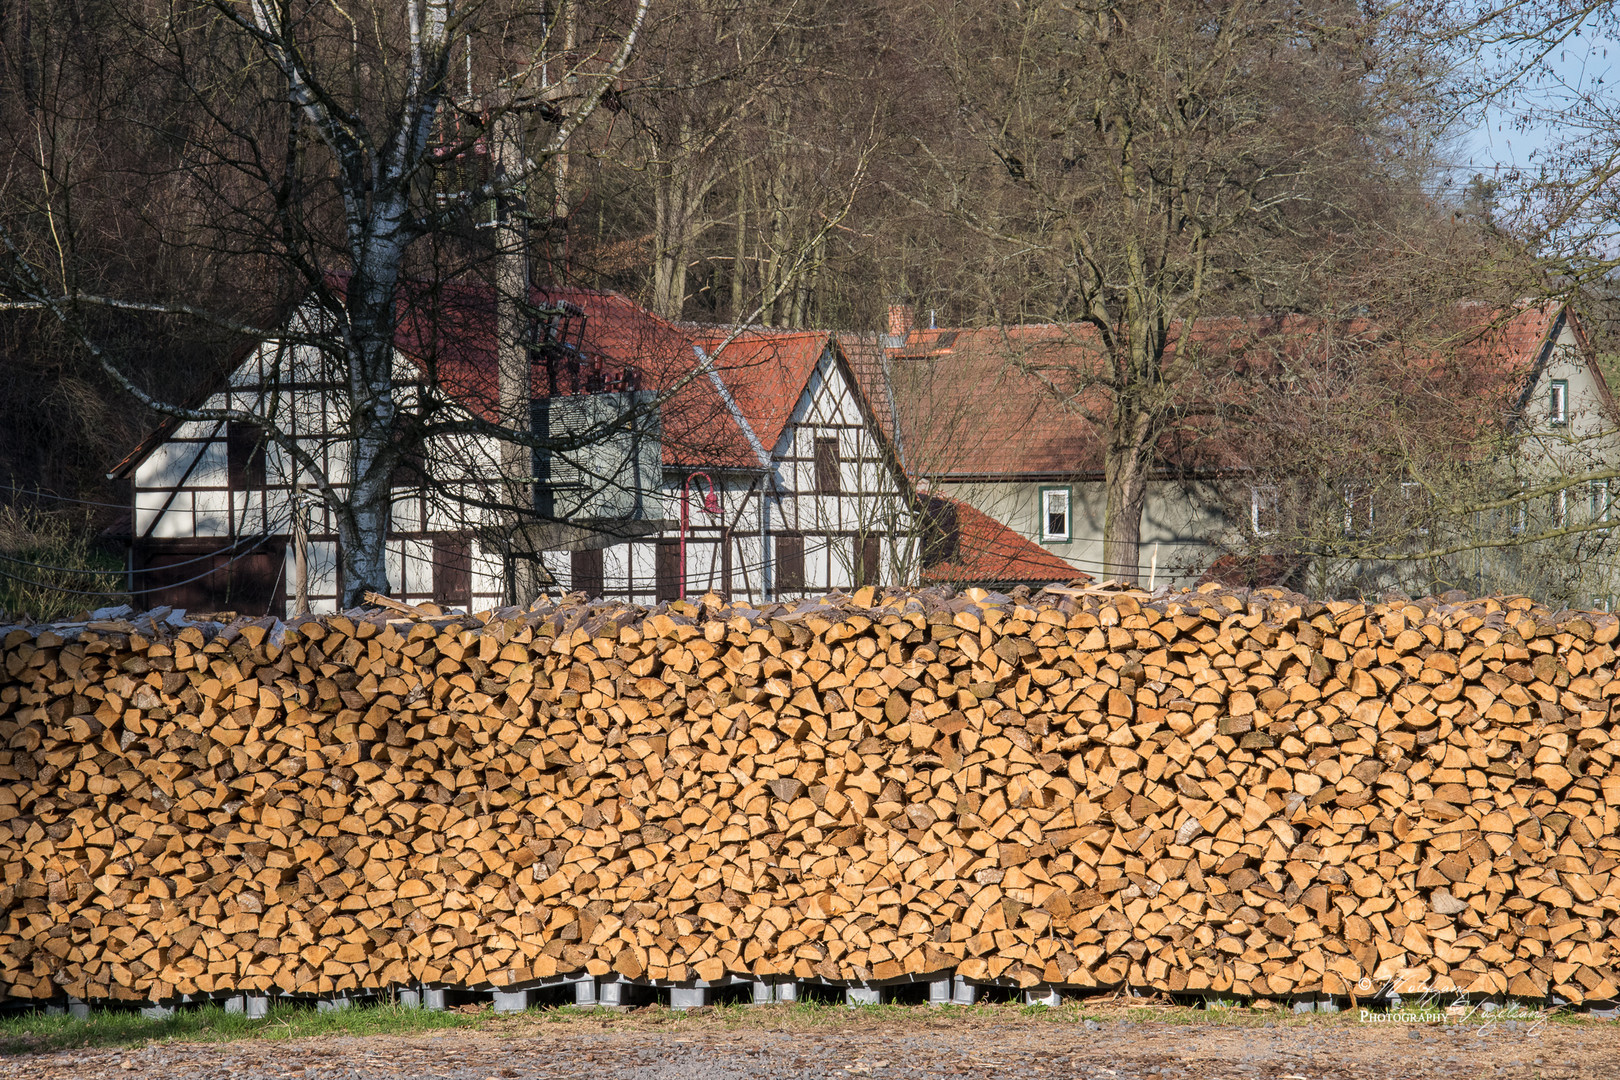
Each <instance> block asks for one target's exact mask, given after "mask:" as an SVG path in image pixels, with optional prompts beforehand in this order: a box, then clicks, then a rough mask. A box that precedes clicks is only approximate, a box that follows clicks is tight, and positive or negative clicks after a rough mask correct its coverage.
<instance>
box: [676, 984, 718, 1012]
mask: <svg viewBox="0 0 1620 1080" xmlns="http://www.w3.org/2000/svg"><path fill="white" fill-rule="evenodd" d="M708 1003H709V991H708V988H707V987H703V986H672V987H670V988H669V1007H670V1008H672V1009H699V1008H702V1007H703V1006H705V1005H707V1004H708Z"/></svg>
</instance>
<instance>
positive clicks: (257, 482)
mask: <svg viewBox="0 0 1620 1080" xmlns="http://www.w3.org/2000/svg"><path fill="white" fill-rule="evenodd" d="M225 470H226V474H227V476H228V477H229V481H228V482H229V483H230V485H231V490H232V491H252V490H254V489H256V488H262V487H264V440H263V438H262V437H261V434H260V432H259V429H258V428H256V427H254V426H253V425H252V424H239V423H237V422H236V421H235V420H230V421H227V422H226V424H225Z"/></svg>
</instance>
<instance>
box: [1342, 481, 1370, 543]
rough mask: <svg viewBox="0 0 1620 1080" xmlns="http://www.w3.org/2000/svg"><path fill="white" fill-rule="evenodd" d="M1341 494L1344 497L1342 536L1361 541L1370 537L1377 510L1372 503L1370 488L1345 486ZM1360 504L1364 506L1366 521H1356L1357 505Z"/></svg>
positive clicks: (1357, 485) (1358, 485)
mask: <svg viewBox="0 0 1620 1080" xmlns="http://www.w3.org/2000/svg"><path fill="white" fill-rule="evenodd" d="M1342 494H1343V496H1344V535H1345V536H1348V537H1355V538H1362V539H1365V538H1366V537H1369V536H1371V535H1372V534H1373V526H1374V524H1375V523H1376V522H1377V510H1376V508H1375V506H1374V503H1373V490H1372V488H1371V487H1368V486H1365V485H1360V484H1346V485H1345V486H1344V490H1343V493H1342ZM1362 503H1365V505H1366V511H1367V516H1366V520H1365V521H1357V520H1356V517H1357V514H1358V513H1359V511H1358V504H1362Z"/></svg>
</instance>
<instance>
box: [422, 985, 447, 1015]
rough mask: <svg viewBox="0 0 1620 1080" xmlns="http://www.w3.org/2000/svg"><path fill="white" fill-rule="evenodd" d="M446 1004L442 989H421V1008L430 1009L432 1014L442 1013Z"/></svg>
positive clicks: (437, 987) (439, 987)
mask: <svg viewBox="0 0 1620 1080" xmlns="http://www.w3.org/2000/svg"><path fill="white" fill-rule="evenodd" d="M446 1004H447V1002H446V1001H445V990H444V987H442V986H424V987H422V1008H424V1009H431V1010H432V1011H434V1012H443V1011H444V1009H445V1006H446Z"/></svg>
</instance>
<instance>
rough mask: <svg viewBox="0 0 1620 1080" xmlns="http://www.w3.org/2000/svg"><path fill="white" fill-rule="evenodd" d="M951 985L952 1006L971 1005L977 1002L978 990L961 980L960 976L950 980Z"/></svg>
mask: <svg viewBox="0 0 1620 1080" xmlns="http://www.w3.org/2000/svg"><path fill="white" fill-rule="evenodd" d="M952 983H953V989H952V991H951V1004H952V1005H972V1004H973V1003H974V1002H975V1001H978V1000H979V988H978V987H977V986H974V985H973V984H972V983H970V982H968V981H967V980H966V979H964V978H962V976H960V975H957V976H955V977H954V978H953V979H952Z"/></svg>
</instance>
